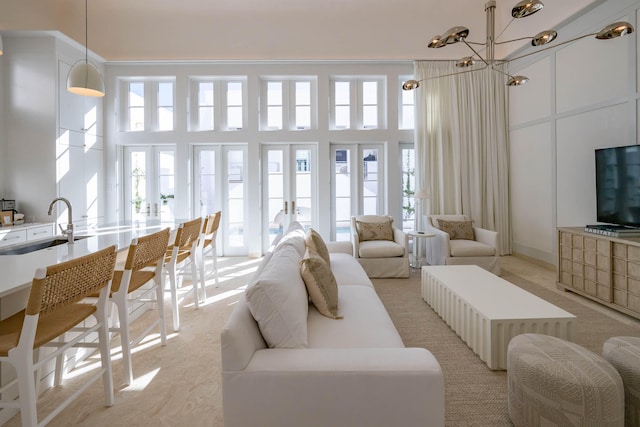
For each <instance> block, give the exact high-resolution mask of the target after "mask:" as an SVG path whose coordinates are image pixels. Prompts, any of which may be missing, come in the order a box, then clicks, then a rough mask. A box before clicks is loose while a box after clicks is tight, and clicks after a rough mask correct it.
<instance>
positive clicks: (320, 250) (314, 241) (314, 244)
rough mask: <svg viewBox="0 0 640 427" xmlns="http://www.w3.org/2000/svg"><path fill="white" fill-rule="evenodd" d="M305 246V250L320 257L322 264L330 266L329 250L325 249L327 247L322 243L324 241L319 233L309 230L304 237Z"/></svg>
mask: <svg viewBox="0 0 640 427" xmlns="http://www.w3.org/2000/svg"><path fill="white" fill-rule="evenodd" d="M306 244H307V248H309V249H311V250H312V251H313V252H315V253H317V254H318V255H320V256H321V257H322V259H323V260H324V262H326V263H327V264H328V265H329V266H331V258H330V257H329V249H327V245H326V244H325V243H324V240H322V236H321V235H320V233H318V232H317V231H316V230H314V229H313V228H309V230H308V231H307V236H306Z"/></svg>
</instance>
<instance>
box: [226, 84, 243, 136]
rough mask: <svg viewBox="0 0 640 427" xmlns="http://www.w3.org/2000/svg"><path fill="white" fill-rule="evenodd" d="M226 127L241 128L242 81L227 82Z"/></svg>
mask: <svg viewBox="0 0 640 427" xmlns="http://www.w3.org/2000/svg"><path fill="white" fill-rule="evenodd" d="M227 128H228V129H242V128H243V117H242V83H241V82H228V83H227Z"/></svg>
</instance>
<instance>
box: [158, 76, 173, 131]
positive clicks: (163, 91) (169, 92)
mask: <svg viewBox="0 0 640 427" xmlns="http://www.w3.org/2000/svg"><path fill="white" fill-rule="evenodd" d="M158 129H159V130H161V131H167V130H173V82H160V83H158Z"/></svg>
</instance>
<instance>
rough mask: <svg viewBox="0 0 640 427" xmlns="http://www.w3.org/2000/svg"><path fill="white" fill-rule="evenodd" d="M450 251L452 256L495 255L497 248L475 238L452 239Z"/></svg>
mask: <svg viewBox="0 0 640 427" xmlns="http://www.w3.org/2000/svg"><path fill="white" fill-rule="evenodd" d="M449 251H450V252H451V256H452V257H466V256H493V255H495V254H496V249H495V248H494V247H493V246H489V245H486V244H484V243H480V242H476V241H475V240H450V241H449Z"/></svg>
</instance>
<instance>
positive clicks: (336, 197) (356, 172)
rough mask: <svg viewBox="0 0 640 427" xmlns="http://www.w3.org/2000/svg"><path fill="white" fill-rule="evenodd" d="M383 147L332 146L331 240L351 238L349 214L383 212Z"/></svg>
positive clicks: (359, 145)
mask: <svg viewBox="0 0 640 427" xmlns="http://www.w3.org/2000/svg"><path fill="white" fill-rule="evenodd" d="M383 148H384V146H383V144H332V145H331V171H332V174H333V177H332V180H331V195H332V197H331V198H332V209H331V214H332V230H331V238H332V240H350V239H351V216H352V215H380V214H383V213H384V212H383V209H384V190H383V189H384V163H383V157H384V150H383Z"/></svg>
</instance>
